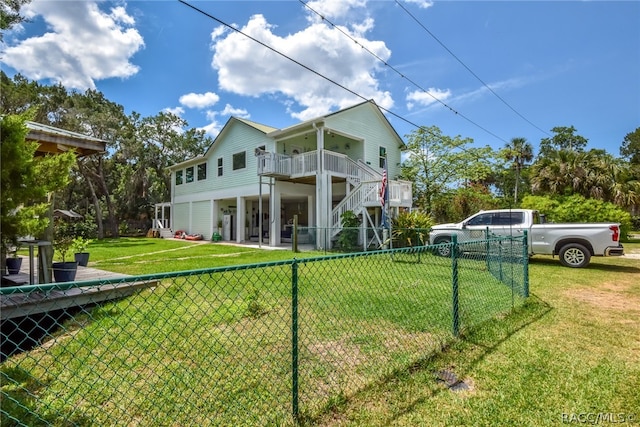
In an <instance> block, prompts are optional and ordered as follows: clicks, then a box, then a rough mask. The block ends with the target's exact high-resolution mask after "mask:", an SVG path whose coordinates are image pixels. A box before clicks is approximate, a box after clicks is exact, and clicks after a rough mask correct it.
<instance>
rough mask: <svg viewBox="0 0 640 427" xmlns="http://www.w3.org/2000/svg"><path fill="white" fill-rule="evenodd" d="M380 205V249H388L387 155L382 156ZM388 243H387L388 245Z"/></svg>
mask: <svg viewBox="0 0 640 427" xmlns="http://www.w3.org/2000/svg"><path fill="white" fill-rule="evenodd" d="M379 196H380V204H381V210H382V248H383V249H388V248H389V243H390V242H391V239H390V237H391V236H390V231H391V224H390V222H389V182H388V171H387V155H386V153H385V156H384V164H383V168H382V182H381V184H380V194H379ZM388 242H389V243H388Z"/></svg>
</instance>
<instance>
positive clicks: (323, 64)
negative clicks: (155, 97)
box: [212, 1, 393, 120]
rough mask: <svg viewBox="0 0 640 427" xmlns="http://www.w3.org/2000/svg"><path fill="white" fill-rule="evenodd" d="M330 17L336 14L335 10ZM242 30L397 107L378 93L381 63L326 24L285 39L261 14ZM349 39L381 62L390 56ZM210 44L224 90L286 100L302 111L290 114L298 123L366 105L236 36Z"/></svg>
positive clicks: (378, 46)
mask: <svg viewBox="0 0 640 427" xmlns="http://www.w3.org/2000/svg"><path fill="white" fill-rule="evenodd" d="M328 3H331V2H328ZM340 3H341V4H342V2H340ZM360 3H364V2H357V1H351V2H350V3H349V5H351V4H354V5H355V4H360ZM336 4H337V3H336ZM332 10H333V9H332ZM332 13H338V12H337V9H336V11H335V12H332ZM371 25H373V24H372V22H371V21H366V22H365V24H364V27H363V28H370V27H371ZM341 28H342V30H343V31H345V32H349V31H350V30H348V29H346V27H344V28H343V27H341ZM241 31H242V32H243V33H246V34H248V35H250V36H251V37H253V38H255V39H257V40H260V41H261V42H262V43H264V44H266V45H267V46H270V47H272V48H273V49H275V50H276V51H278V52H281V53H283V54H284V55H286V56H288V57H290V58H293V59H294V60H296V61H298V62H299V63H301V64H304V65H305V66H306V67H309V68H310V69H312V70H314V71H316V72H317V73H319V74H321V75H324V76H326V77H328V78H329V79H331V80H333V81H335V82H337V83H339V84H340V85H342V86H344V87H346V88H348V89H349V90H351V91H353V92H355V93H356V94H358V95H361V96H362V97H364V98H365V99H374V100H375V101H376V102H377V103H378V105H380V106H382V107H383V108H391V107H392V106H393V99H392V97H391V94H390V93H389V92H388V91H384V90H381V89H380V88H379V83H378V80H377V76H376V73H377V72H379V71H381V70H382V69H383V67H384V66H383V64H382V63H381V62H380V61H379V60H378V59H376V58H375V57H374V56H372V55H371V54H369V53H368V52H367V51H366V50H365V49H363V48H362V47H361V46H360V45H359V44H356V43H354V42H353V40H351V39H350V38H348V37H346V36H345V35H344V34H342V33H341V32H340V31H338V30H337V29H335V28H332V27H330V26H328V25H326V24H325V23H322V22H320V23H315V24H311V25H310V26H309V27H307V28H305V29H303V30H301V31H299V32H297V33H293V34H289V35H287V36H284V37H281V36H279V35H277V34H275V33H274V32H273V26H272V25H270V24H269V23H268V22H267V21H266V20H265V18H264V17H263V16H262V15H254V16H252V17H251V18H250V19H249V22H247V24H246V25H244V26H243V27H242V28H241ZM351 36H352V37H353V38H354V39H356V40H358V42H359V43H360V44H362V45H363V46H365V47H366V48H367V49H368V50H369V51H371V52H373V53H375V55H377V56H378V57H380V58H382V59H383V60H385V61H386V60H388V58H389V57H390V56H391V51H390V50H389V49H388V48H387V47H386V45H385V43H384V42H383V41H375V40H368V39H366V38H364V37H362V36H361V35H359V34H358V33H356V32H355V31H352V32H351ZM212 40H213V45H212V49H213V50H214V55H213V59H212V67H213V68H214V69H215V70H217V72H218V83H219V86H220V88H221V89H222V90H225V91H229V92H232V93H236V94H240V95H245V96H253V97H259V96H262V95H265V94H272V95H277V96H279V95H283V96H284V97H285V98H286V99H285V102H286V100H291V99H292V100H294V101H295V102H296V103H297V104H299V105H300V106H301V107H302V110H300V111H294V110H293V109H290V114H291V116H293V117H294V118H296V119H300V120H306V119H309V118H312V117H317V116H318V115H322V114H326V113H327V112H329V111H331V110H333V109H335V108H336V107H337V108H344V107H347V106H350V105H353V104H354V103H356V102H360V101H362V100H363V99H362V98H360V97H358V96H356V95H354V94H352V93H350V92H348V91H346V90H344V89H342V88H340V87H338V86H337V85H336V84H334V83H332V82H330V81H328V80H326V79H323V78H322V77H320V76H318V75H316V74H314V73H313V72H311V71H309V70H307V69H305V68H304V67H302V66H300V65H298V64H296V63H294V62H292V61H291V60H288V59H286V58H284V57H282V56H281V55H278V54H277V53H275V52H273V51H271V50H269V49H268V48H266V47H265V46H262V45H260V44H259V43H256V42H255V41H253V40H249V39H248V38H247V37H245V36H244V35H242V34H239V33H237V32H229V33H228V34H227V35H226V36H225V37H222V34H221V32H220V31H219V30H216V31H215V32H214V33H212Z"/></svg>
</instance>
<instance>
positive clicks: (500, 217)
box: [493, 212, 524, 225]
mask: <svg viewBox="0 0 640 427" xmlns="http://www.w3.org/2000/svg"><path fill="white" fill-rule="evenodd" d="M523 222H524V213H523V212H498V213H497V214H496V216H495V217H494V218H493V225H518V224H522V223H523Z"/></svg>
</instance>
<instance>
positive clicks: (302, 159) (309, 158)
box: [291, 151, 318, 178]
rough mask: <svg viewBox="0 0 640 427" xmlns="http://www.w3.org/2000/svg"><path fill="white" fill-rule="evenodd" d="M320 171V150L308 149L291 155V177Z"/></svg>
mask: <svg viewBox="0 0 640 427" xmlns="http://www.w3.org/2000/svg"><path fill="white" fill-rule="evenodd" d="M317 171H318V152H317V151H308V152H306V153H302V154H296V155H294V156H291V177H292V178H295V177H301V176H308V175H314V174H315V173H316V172H317Z"/></svg>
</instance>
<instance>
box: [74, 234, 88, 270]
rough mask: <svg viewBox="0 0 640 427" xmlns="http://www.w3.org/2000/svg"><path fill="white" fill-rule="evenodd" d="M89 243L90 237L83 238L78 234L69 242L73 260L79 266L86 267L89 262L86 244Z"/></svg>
mask: <svg viewBox="0 0 640 427" xmlns="http://www.w3.org/2000/svg"><path fill="white" fill-rule="evenodd" d="M89 243H91V240H90V239H85V238H84V237H82V236H78V237H76V238H74V239H73V241H72V242H71V251H72V252H73V254H74V257H75V260H76V262H77V263H78V265H79V266H81V267H86V266H87V264H89V252H87V246H89Z"/></svg>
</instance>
